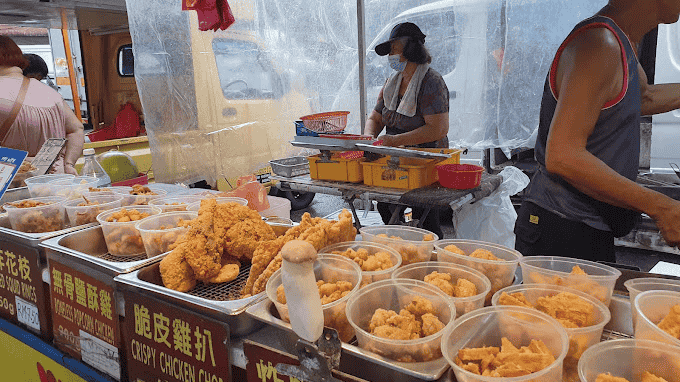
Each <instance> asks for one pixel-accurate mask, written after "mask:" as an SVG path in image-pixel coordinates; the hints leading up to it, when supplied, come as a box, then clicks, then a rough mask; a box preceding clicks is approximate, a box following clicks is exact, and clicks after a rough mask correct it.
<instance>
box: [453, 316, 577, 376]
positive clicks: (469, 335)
mask: <svg viewBox="0 0 680 382" xmlns="http://www.w3.org/2000/svg"><path fill="white" fill-rule="evenodd" d="M503 337H505V338H507V339H508V340H509V341H510V342H511V343H512V344H513V345H514V346H515V347H517V348H519V347H521V346H528V345H529V344H530V343H531V340H540V341H543V343H544V344H545V345H546V347H547V348H548V349H549V350H550V352H551V353H552V355H553V356H554V357H555V361H554V362H553V363H551V364H550V365H549V366H548V367H546V368H544V369H543V370H540V371H538V372H535V373H531V374H528V375H525V376H520V377H513V378H498V377H485V376H481V375H477V374H474V373H472V372H469V371H467V370H464V369H463V368H462V367H460V366H458V364H457V363H456V361H455V360H456V358H457V357H458V352H459V350H460V349H467V348H481V347H484V346H495V347H500V346H501V338H503ZM568 349H569V339H568V337H567V332H566V331H565V330H564V328H563V327H562V325H561V324H560V323H559V322H557V320H555V319H554V318H552V317H550V316H548V315H547V314H545V313H542V312H539V311H537V310H535V309H530V308H524V307H520V306H489V307H485V308H481V309H477V310H475V311H473V312H470V313H468V314H465V315H463V316H461V317H459V318H458V319H457V320H456V321H455V322H454V323H453V325H451V326H450V327H448V328H446V329H445V330H444V333H443V335H442V354H443V355H444V358H446V360H447V361H448V362H449V364H450V365H451V368H452V369H453V373H454V374H455V376H456V380H457V381H459V382H492V381H499V380H504V381H513V382H526V381H541V382H562V363H563V361H564V357H565V356H566V355H567V351H568Z"/></svg>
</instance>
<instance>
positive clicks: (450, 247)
mask: <svg viewBox="0 0 680 382" xmlns="http://www.w3.org/2000/svg"><path fill="white" fill-rule="evenodd" d="M444 249H445V250H447V251H449V252H451V253H455V254H458V255H461V256H465V252H464V251H463V250H462V249H460V248H458V247H457V246H455V245H453V244H450V245H447V246H446V247H444Z"/></svg>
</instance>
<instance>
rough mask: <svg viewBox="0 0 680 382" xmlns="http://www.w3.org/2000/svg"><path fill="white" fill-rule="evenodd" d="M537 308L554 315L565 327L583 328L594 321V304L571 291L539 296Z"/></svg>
mask: <svg viewBox="0 0 680 382" xmlns="http://www.w3.org/2000/svg"><path fill="white" fill-rule="evenodd" d="M536 309H538V310H540V311H541V312H543V313H546V314H548V315H549V316H551V317H554V318H555V319H556V320H557V321H559V322H560V324H562V326H564V327H565V328H583V327H586V326H590V325H592V324H593V321H594V311H595V307H594V306H593V304H591V303H589V302H588V301H585V300H584V299H582V298H581V297H579V296H577V295H575V294H573V293H569V292H560V293H558V294H556V295H554V296H544V297H539V298H538V300H536Z"/></svg>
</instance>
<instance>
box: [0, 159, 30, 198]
mask: <svg viewBox="0 0 680 382" xmlns="http://www.w3.org/2000/svg"><path fill="white" fill-rule="evenodd" d="M27 155H28V152H26V151H21V150H14V149H8V148H6V147H0V187H2V188H1V189H0V198H2V196H3V195H4V194H5V191H7V187H9V185H10V183H12V179H14V176H15V175H16V174H17V171H19V166H21V163H23V162H24V159H26V156H27Z"/></svg>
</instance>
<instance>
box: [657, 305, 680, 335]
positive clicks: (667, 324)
mask: <svg viewBox="0 0 680 382" xmlns="http://www.w3.org/2000/svg"><path fill="white" fill-rule="evenodd" d="M659 328H660V329H661V330H663V331H664V332H666V333H668V334H670V335H671V336H673V337H675V338H677V339H680V304H676V305H673V306H672V307H671V310H670V312H668V315H666V317H664V318H663V320H661V322H659Z"/></svg>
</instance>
